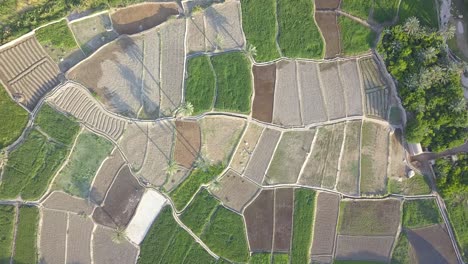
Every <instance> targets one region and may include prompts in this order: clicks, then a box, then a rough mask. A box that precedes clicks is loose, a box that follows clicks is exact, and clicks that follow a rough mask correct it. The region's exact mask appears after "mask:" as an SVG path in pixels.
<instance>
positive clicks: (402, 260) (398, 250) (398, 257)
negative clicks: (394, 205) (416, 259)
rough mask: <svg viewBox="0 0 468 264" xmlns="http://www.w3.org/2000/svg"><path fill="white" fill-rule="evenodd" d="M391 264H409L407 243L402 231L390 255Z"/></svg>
mask: <svg viewBox="0 0 468 264" xmlns="http://www.w3.org/2000/svg"><path fill="white" fill-rule="evenodd" d="M391 263H392V264H409V263H410V257H409V242H408V238H407V237H406V234H405V232H404V231H403V230H402V232H401V233H400V236H399V237H398V241H397V244H396V246H395V249H394V250H393V254H392V262H391Z"/></svg>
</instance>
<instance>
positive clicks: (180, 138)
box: [174, 120, 201, 169]
mask: <svg viewBox="0 0 468 264" xmlns="http://www.w3.org/2000/svg"><path fill="white" fill-rule="evenodd" d="M175 125H176V142H175V148H174V160H175V161H176V162H177V163H178V164H180V165H182V166H184V167H185V168H187V169H190V168H191V167H192V164H193V163H194V162H195V160H196V158H197V157H198V155H199V152H200V146H201V132H200V126H199V125H198V123H197V122H194V121H178V120H176V122H175Z"/></svg>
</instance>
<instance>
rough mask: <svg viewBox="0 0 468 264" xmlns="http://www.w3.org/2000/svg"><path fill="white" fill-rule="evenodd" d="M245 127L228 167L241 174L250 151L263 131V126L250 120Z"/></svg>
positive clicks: (250, 155) (250, 154) (249, 156)
mask: <svg viewBox="0 0 468 264" xmlns="http://www.w3.org/2000/svg"><path fill="white" fill-rule="evenodd" d="M246 129H247V130H246V131H245V133H244V135H243V136H242V138H241V140H240V142H239V145H238V146H237V150H236V152H235V153H234V156H233V157H232V160H231V164H230V167H231V168H232V169H233V170H235V171H237V172H239V173H241V174H242V173H244V170H245V167H246V166H247V163H248V162H249V160H250V158H251V157H252V153H253V151H254V149H255V147H256V146H257V143H258V142H259V140H260V136H261V135H262V132H263V127H261V126H259V125H256V124H255V123H253V122H250V123H249V124H248V127H247V128H246Z"/></svg>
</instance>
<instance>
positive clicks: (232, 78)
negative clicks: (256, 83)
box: [211, 52, 252, 113]
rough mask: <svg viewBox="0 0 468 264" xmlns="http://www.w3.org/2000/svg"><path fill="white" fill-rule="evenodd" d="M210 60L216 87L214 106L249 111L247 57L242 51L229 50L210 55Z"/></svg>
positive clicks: (249, 72) (227, 109)
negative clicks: (220, 53)
mask: <svg viewBox="0 0 468 264" xmlns="http://www.w3.org/2000/svg"><path fill="white" fill-rule="evenodd" d="M211 62H212V63H213V68H214V71H215V73H216V80H217V87H218V90H217V95H216V102H215V108H216V109H218V110H226V111H233V112H240V113H248V112H250V98H251V96H252V76H251V69H250V68H251V64H250V61H249V59H248V58H247V57H246V56H245V55H244V53H242V52H230V53H226V54H222V55H217V56H213V57H211Z"/></svg>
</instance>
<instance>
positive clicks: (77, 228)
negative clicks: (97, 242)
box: [67, 214, 94, 263]
mask: <svg viewBox="0 0 468 264" xmlns="http://www.w3.org/2000/svg"><path fill="white" fill-rule="evenodd" d="M93 228H94V223H93V221H92V220H91V219H90V218H88V217H83V216H80V215H74V214H70V215H69V221H68V236H67V263H91V235H92V232H93Z"/></svg>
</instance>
